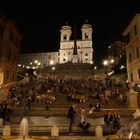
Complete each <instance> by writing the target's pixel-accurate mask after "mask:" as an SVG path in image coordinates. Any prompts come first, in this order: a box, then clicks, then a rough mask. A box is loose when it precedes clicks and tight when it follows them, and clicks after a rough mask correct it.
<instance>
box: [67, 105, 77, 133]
mask: <svg viewBox="0 0 140 140" xmlns="http://www.w3.org/2000/svg"><path fill="white" fill-rule="evenodd" d="M75 114H76V111H75V105H72V106H70V107H69V109H68V113H67V118H68V119H69V135H71V134H72V124H73V123H74V117H75Z"/></svg>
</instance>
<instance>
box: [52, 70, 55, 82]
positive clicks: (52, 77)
mask: <svg viewBox="0 0 140 140" xmlns="http://www.w3.org/2000/svg"><path fill="white" fill-rule="evenodd" d="M54 71H55V67H52V80H53V79H54Z"/></svg>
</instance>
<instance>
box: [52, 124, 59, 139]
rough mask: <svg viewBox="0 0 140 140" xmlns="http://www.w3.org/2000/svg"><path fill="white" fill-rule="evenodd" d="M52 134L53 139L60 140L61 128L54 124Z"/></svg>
mask: <svg viewBox="0 0 140 140" xmlns="http://www.w3.org/2000/svg"><path fill="white" fill-rule="evenodd" d="M51 136H52V139H54V140H58V137H59V128H58V126H56V125H54V126H53V127H52V129H51Z"/></svg>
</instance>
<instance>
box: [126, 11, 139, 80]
mask: <svg viewBox="0 0 140 140" xmlns="http://www.w3.org/2000/svg"><path fill="white" fill-rule="evenodd" d="M123 35H124V36H125V39H126V43H127V44H126V57H127V58H126V59H127V73H128V81H129V82H135V83H140V14H139V13H137V14H135V15H134V16H133V18H132V19H131V21H130V22H129V24H128V25H127V27H126V28H125V30H124V32H123Z"/></svg>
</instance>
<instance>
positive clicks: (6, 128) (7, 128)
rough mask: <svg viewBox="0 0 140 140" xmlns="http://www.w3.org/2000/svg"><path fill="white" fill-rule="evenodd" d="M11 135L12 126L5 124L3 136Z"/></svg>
mask: <svg viewBox="0 0 140 140" xmlns="http://www.w3.org/2000/svg"><path fill="white" fill-rule="evenodd" d="M10 135H11V128H10V126H9V125H5V126H4V128H3V136H10Z"/></svg>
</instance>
